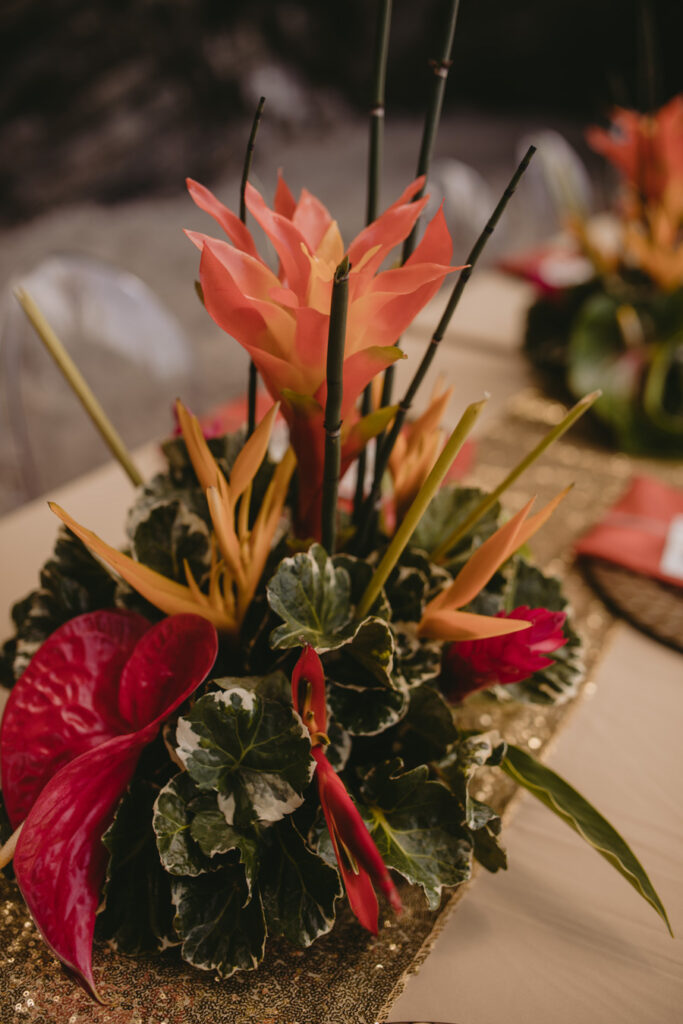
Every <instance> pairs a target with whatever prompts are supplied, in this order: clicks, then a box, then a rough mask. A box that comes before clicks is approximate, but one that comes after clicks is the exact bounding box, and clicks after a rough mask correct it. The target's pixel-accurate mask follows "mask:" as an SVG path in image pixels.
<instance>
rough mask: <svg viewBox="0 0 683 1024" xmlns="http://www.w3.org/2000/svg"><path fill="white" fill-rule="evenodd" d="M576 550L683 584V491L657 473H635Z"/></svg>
mask: <svg viewBox="0 0 683 1024" xmlns="http://www.w3.org/2000/svg"><path fill="white" fill-rule="evenodd" d="M576 551H577V552H578V554H580V555H591V556H593V557H594V558H604V559H606V560H607V561H608V562H615V563H616V564H617V565H623V566H625V568H627V569H631V570H633V572H637V573H641V574H642V575H644V576H653V577H655V578H656V579H658V580H662V581H663V582H664V583H671V584H674V585H675V586H679V587H683V491H680V490H677V489H676V488H675V487H670V486H669V485H668V484H665V483H662V481H661V480H654V479H653V478H652V477H646V476H636V477H634V478H633V480H632V481H631V484H630V486H629V488H628V490H627V491H626V493H625V494H624V495H623V497H621V498H620V499H619V501H618V502H617V503H616V505H613V506H612V508H611V509H610V510H609V512H608V513H607V515H606V516H605V518H604V519H603V520H602V522H600V523H598V524H597V525H596V526H594V527H592V529H590V530H589V531H588V533H586V534H585V535H584V536H583V537H582V538H581V539H580V540H579V542H578V543H577V545H576Z"/></svg>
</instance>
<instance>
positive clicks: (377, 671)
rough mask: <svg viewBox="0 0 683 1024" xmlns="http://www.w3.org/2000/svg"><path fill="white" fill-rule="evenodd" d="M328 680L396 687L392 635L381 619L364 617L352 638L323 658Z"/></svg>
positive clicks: (397, 686) (366, 685)
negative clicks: (339, 648)
mask: <svg viewBox="0 0 683 1024" xmlns="http://www.w3.org/2000/svg"><path fill="white" fill-rule="evenodd" d="M324 666H325V675H326V677H327V678H328V680H330V681H332V682H334V683H338V684H339V685H341V686H354V687H355V688H359V687H373V688H376V687H381V688H382V689H387V688H388V689H399V688H400V684H399V683H397V682H395V680H394V676H393V667H394V635H393V633H392V631H391V629H390V627H389V626H388V625H387V623H386V622H384V620H383V619H376V618H369V619H365V620H364V621H363V622H362V623H361V624H360V626H359V627H358V630H357V632H356V635H355V636H354V637H353V639H352V640H351V641H350V642H349V643H347V644H346V646H345V647H342V648H341V650H338V651H333V652H330V653H329V654H328V655H327V657H326V658H325V659H324Z"/></svg>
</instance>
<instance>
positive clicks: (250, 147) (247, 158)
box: [240, 96, 266, 437]
mask: <svg viewBox="0 0 683 1024" xmlns="http://www.w3.org/2000/svg"><path fill="white" fill-rule="evenodd" d="M265 102H266V98H265V96H262V97H261V98H260V100H259V101H258V106H257V107H256V113H255V114H254V120H253V121H252V124H251V132H250V133H249V141H248V142H247V151H246V153H245V154H244V166H243V168H242V181H241V182H240V220H241V221H242V223H243V224H246V223H247V201H246V192H247V182H248V181H249V171H250V170H251V161H252V159H253V157H254V148H255V146H256V133H257V131H258V126H259V123H260V121H261V114H262V113H263V107H264V105H265ZM257 379H258V376H257V371H256V367H255V365H254V363H253V362H250V363H249V388H248V398H247V403H248V412H247V437H251V435H252V434H253V433H254V429H255V427H256V387H257Z"/></svg>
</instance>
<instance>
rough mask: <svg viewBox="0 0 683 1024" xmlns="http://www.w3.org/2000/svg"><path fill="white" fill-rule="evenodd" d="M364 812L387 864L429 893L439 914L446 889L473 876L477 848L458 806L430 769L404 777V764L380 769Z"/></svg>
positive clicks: (366, 791)
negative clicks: (433, 778)
mask: <svg viewBox="0 0 683 1024" xmlns="http://www.w3.org/2000/svg"><path fill="white" fill-rule="evenodd" d="M362 795H363V800H364V801H365V808H364V809H363V813H364V817H365V820H366V822H367V824H368V828H369V829H370V834H371V835H372V838H373V839H374V841H375V843H376V845H377V849H378V850H379V852H380V854H381V856H382V859H383V861H384V863H385V864H386V865H387V866H388V867H391V868H393V869H394V870H396V871H398V872H399V873H400V874H401V875H403V877H404V878H406V879H407V880H408V881H409V882H411V883H412V884H414V885H420V886H421V887H422V889H423V890H424V893H425V896H426V897H427V902H428V904H429V906H430V908H431V909H432V910H433V909H435V908H436V907H438V905H439V901H440V899H441V892H442V889H443V887H444V886H451V885H459V884H460V883H461V882H464V881H466V880H467V879H468V878H469V876H470V869H471V850H472V847H471V843H470V841H469V839H468V837H467V833H466V832H465V831H464V829H462V828H461V827H460V824H459V821H458V817H459V815H458V805H457V802H456V801H455V800H454V799H453V796H452V795H451V793H450V792H449V791H448V789H447V788H446V787H445V786H443V785H442V784H441V783H440V782H431V781H429V769H428V768H427V766H426V765H422V766H420V767H419V768H414V769H412V771H407V772H404V771H403V766H402V764H401V761H400V760H398V759H395V760H394V761H391V762H386V763H385V764H382V765H378V766H377V767H375V768H373V769H372V770H371V771H370V772H369V773H368V775H367V777H366V779H365V780H364V782H363V785H362Z"/></svg>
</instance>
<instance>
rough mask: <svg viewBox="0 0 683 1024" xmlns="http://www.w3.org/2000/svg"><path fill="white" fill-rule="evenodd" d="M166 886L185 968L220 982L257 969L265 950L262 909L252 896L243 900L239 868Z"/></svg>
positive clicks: (246, 894)
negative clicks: (214, 976) (214, 975)
mask: <svg viewBox="0 0 683 1024" xmlns="http://www.w3.org/2000/svg"><path fill="white" fill-rule="evenodd" d="M171 886H172V892H173V902H174V904H175V907H176V916H175V919H174V924H175V927H176V931H177V932H178V935H179V936H180V938H181V941H182V946H181V953H182V957H183V959H184V960H186V961H187V963H189V964H192V966H193V967H199V968H200V969H201V970H204V971H215V972H216V973H217V974H218V975H219V976H220V977H221V978H229V977H230V976H231V975H232V974H234V973H235V971H250V970H253V969H254V968H255V967H258V965H259V963H260V962H261V960H262V959H263V953H264V950H265V945H266V926H265V920H264V916H263V908H262V906H261V899H260V896H259V895H258V893H255V894H254V895H253V896H252V898H251V899H249V892H248V889H247V883H246V881H245V879H244V872H243V871H242V868H241V867H239V866H232V865H230V866H227V867H224V868H221V870H220V871H217V872H215V873H213V874H211V875H199V876H198V877H197V878H174V879H173V881H172V883H171Z"/></svg>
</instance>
